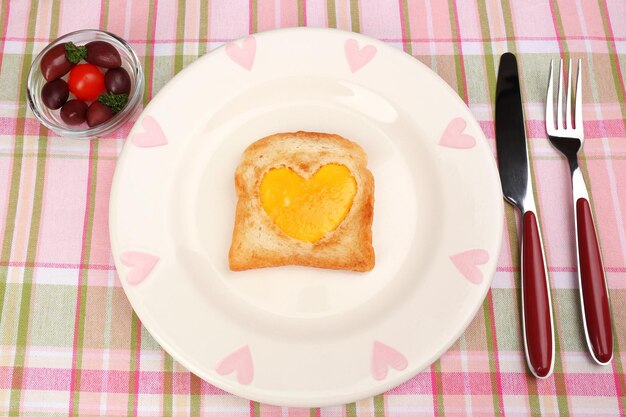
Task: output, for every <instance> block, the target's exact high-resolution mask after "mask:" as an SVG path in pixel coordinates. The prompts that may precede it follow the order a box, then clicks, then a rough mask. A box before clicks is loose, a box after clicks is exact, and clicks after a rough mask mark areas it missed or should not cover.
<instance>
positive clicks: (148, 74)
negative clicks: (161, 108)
mask: <svg viewBox="0 0 626 417" xmlns="http://www.w3.org/2000/svg"><path fill="white" fill-rule="evenodd" d="M155 1H156V0H150V4H149V5H148V24H147V26H148V27H147V28H146V53H145V56H144V59H143V71H144V76H145V80H146V87H145V89H144V91H143V105H144V107H145V106H146V105H147V104H148V102H149V101H150V99H151V98H152V82H153V79H152V78H153V77H152V72H153V71H154V43H153V42H152V41H153V39H152V25H153V22H154V19H155V16H154V10H155V7H154V3H155Z"/></svg>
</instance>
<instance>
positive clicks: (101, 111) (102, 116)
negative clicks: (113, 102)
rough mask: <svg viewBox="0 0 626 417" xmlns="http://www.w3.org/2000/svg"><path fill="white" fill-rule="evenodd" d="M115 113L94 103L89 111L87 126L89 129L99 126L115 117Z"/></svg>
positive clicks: (97, 102) (98, 103) (100, 104)
mask: <svg viewBox="0 0 626 417" xmlns="http://www.w3.org/2000/svg"><path fill="white" fill-rule="evenodd" d="M114 115H115V113H113V110H111V109H110V108H108V107H107V106H105V105H104V104H102V103H100V102H99V101H94V102H93V103H91V105H90V106H89V108H88V109H87V124H88V125H89V127H94V126H98V125H99V124H102V123H104V122H106V121H107V120H109V119H110V118H111V117H113V116H114Z"/></svg>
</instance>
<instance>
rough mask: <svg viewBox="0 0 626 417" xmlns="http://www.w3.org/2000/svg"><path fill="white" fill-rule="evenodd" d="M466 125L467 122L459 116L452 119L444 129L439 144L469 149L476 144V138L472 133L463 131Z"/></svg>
mask: <svg viewBox="0 0 626 417" xmlns="http://www.w3.org/2000/svg"><path fill="white" fill-rule="evenodd" d="M466 127H467V122H466V121H465V119H463V118H461V117H457V118H454V119H452V121H451V122H450V123H449V124H448V127H446V130H444V132H443V135H441V139H440V140H439V145H441V146H445V147H447V148H455V149H470V148H473V147H474V146H475V145H476V139H475V138H474V136H472V135H468V134H467V133H463V131H464V130H465V128H466Z"/></svg>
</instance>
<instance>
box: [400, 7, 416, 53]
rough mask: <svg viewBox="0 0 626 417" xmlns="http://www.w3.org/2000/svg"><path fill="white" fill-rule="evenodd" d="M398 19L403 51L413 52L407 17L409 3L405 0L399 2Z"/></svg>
mask: <svg viewBox="0 0 626 417" xmlns="http://www.w3.org/2000/svg"><path fill="white" fill-rule="evenodd" d="M400 7H401V8H400V19H401V20H402V22H401V23H402V24H401V27H402V47H403V49H404V52H407V53H409V54H411V55H412V54H413V43H412V42H411V23H410V19H409V5H408V2H407V0H401V2H400Z"/></svg>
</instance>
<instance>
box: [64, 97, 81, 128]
mask: <svg viewBox="0 0 626 417" xmlns="http://www.w3.org/2000/svg"><path fill="white" fill-rule="evenodd" d="M86 113H87V104H86V103H85V102H84V101H81V100H70V101H68V102H67V103H65V104H64V105H63V107H61V119H62V120H63V121H64V122H65V123H67V124H68V125H72V126H75V125H79V124H81V123H83V122H84V121H85V115H86Z"/></svg>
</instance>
